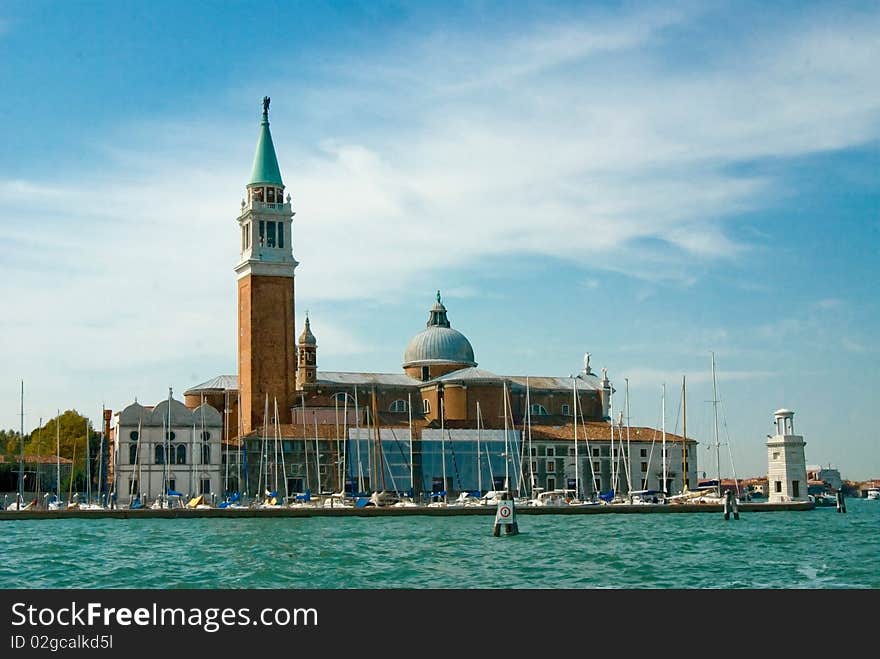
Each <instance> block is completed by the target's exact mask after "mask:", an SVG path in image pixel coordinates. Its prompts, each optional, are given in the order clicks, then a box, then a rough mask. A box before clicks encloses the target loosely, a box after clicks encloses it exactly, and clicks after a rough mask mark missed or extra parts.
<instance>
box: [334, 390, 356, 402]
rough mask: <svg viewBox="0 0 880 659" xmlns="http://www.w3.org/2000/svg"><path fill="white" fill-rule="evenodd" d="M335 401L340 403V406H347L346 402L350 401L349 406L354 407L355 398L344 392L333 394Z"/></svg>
mask: <svg viewBox="0 0 880 659" xmlns="http://www.w3.org/2000/svg"><path fill="white" fill-rule="evenodd" d="M333 400H335V401H336V402H338V403H339V404H340V405H345V401H346V400H347V401H348V404H349V405H354V396H352V395H351V394H349V393H346V392H344V391H340V392H339V393H336V394H333Z"/></svg>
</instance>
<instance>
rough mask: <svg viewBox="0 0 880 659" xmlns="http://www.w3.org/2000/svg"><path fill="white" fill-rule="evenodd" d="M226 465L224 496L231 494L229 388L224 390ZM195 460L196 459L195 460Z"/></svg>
mask: <svg viewBox="0 0 880 659" xmlns="http://www.w3.org/2000/svg"><path fill="white" fill-rule="evenodd" d="M222 454H225V455H226V460H225V462H226V466H225V469H224V473H223V496H224V497H226V496H228V494H229V389H226V390H225V391H224V392H223V453H222ZM193 462H195V461H193Z"/></svg>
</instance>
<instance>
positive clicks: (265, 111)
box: [263, 96, 271, 114]
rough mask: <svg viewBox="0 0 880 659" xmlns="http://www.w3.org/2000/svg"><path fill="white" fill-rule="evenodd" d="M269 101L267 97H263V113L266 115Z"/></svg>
mask: <svg viewBox="0 0 880 659" xmlns="http://www.w3.org/2000/svg"><path fill="white" fill-rule="evenodd" d="M270 100H271V99H270V98H269V97H268V96H264V97H263V113H264V114H267V113H268V112H269V101H270Z"/></svg>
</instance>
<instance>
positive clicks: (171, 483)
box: [168, 478, 177, 491]
mask: <svg viewBox="0 0 880 659" xmlns="http://www.w3.org/2000/svg"><path fill="white" fill-rule="evenodd" d="M168 489H169V490H175V491H176V490H177V481H176V480H174V479H173V478H169V479H168Z"/></svg>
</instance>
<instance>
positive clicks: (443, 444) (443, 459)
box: [440, 396, 446, 503]
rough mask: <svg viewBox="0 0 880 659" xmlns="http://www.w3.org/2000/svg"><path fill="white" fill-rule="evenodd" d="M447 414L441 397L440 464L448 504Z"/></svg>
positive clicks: (444, 493)
mask: <svg viewBox="0 0 880 659" xmlns="http://www.w3.org/2000/svg"><path fill="white" fill-rule="evenodd" d="M445 417H446V414H445V412H444V409H443V397H442V396H441V397H440V462H441V463H442V469H443V502H444V503H445V502H446V431H445V427H444V418H445Z"/></svg>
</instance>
